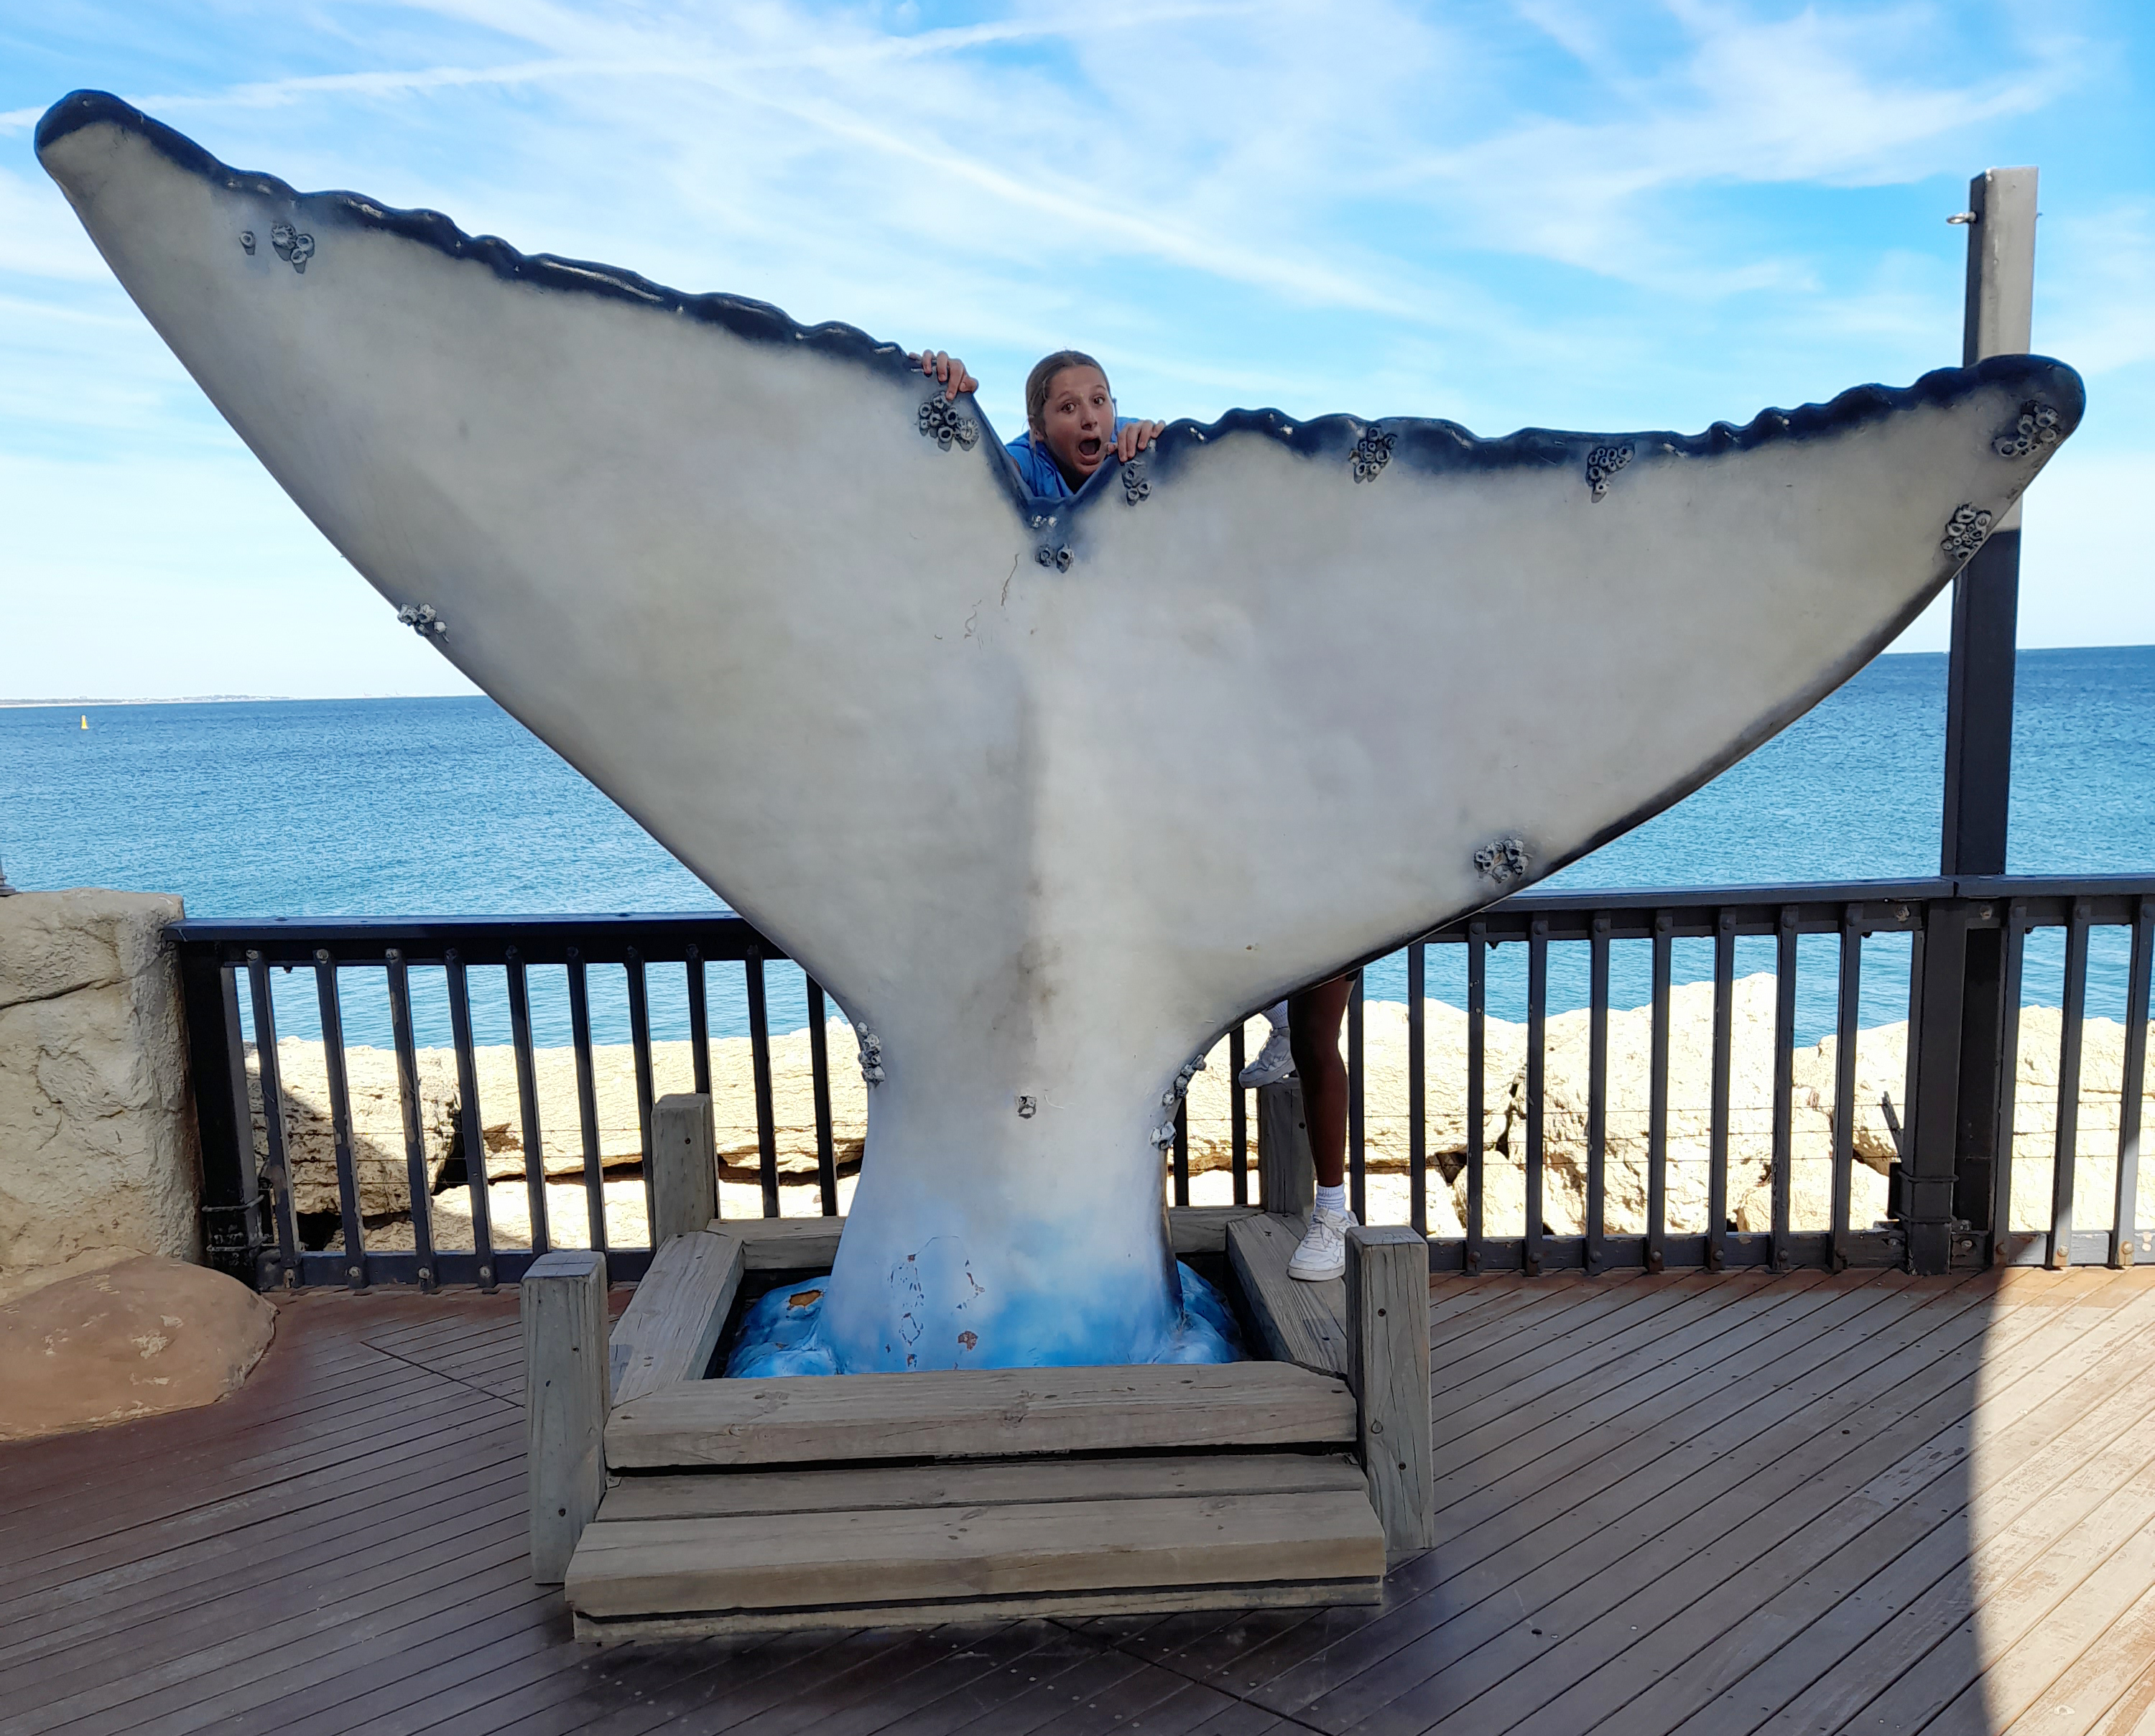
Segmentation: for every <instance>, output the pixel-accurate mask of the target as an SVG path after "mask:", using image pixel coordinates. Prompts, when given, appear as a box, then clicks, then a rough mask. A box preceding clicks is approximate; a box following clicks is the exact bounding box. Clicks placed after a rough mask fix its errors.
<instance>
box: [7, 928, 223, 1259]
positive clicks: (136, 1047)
mask: <svg viewBox="0 0 2155 1736" xmlns="http://www.w3.org/2000/svg"><path fill="white" fill-rule="evenodd" d="M181 914H182V906H181V903H180V900H179V899H177V898H169V897H165V896H161V895H159V894H142V893H125V892H105V891H100V890H95V889H89V888H79V889H76V890H72V891H67V892H28V893H22V894H18V895H17V896H15V897H13V898H9V899H0V1298H8V1297H13V1296H18V1295H21V1294H23V1293H24V1292H26V1291H28V1290H30V1289H33V1288H36V1287H37V1286H38V1285H39V1284H42V1283H49V1282H52V1281H53V1280H54V1279H56V1278H60V1277H62V1276H64V1275H66V1274H70V1273H82V1272H87V1271H93V1270H95V1269H96V1268H98V1267H102V1266H108V1265H110V1264H112V1263H114V1262H116V1261H120V1260H125V1259H128V1258H130V1257H134V1256H136V1255H139V1254H162V1255H166V1256H168V1257H172V1258H175V1259H182V1260H186V1259H192V1258H193V1257H195V1255H196V1253H197V1250H198V1249H199V1247H200V1240H199V1238H200V1224H199V1218H198V1214H197V1206H198V1204H199V1199H200V1194H199V1181H198V1176H199V1170H200V1166H199V1162H198V1160H197V1155H196V1145H197V1140H196V1134H195V1124H194V1114H193V1109H192V1102H191V1099H190V1097H189V1094H188V1089H187V1039H186V1033H185V1031H184V1028H183V1027H182V1020H181V1015H180V1004H179V982H178V972H177V969H176V967H175V965H174V961H173V960H172V958H171V954H170V952H169V950H167V948H166V945H165V942H164V938H163V936H164V929H165V927H166V924H168V923H171V922H173V921H175V920H177V919H178V918H179V917H180V916H181Z"/></svg>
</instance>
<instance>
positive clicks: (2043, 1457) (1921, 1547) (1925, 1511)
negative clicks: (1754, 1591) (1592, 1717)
mask: <svg viewBox="0 0 2155 1736" xmlns="http://www.w3.org/2000/svg"><path fill="white" fill-rule="evenodd" d="M2145 1355H2146V1350H2145V1349H2140V1350H2139V1351H2138V1352H2137V1354H2135V1355H2134V1356H2133V1357H2132V1360H2133V1361H2135V1362H2137V1361H2140V1360H2143V1359H2144V1357H2145ZM2083 1385H2091V1386H2092V1387H2093V1388H2095V1389H2096V1390H2105V1389H2111V1390H2107V1392H2106V1396H2105V1397H2104V1398H2103V1399H2102V1400H2101V1401H2100V1402H2099V1403H2097V1404H2096V1406H2094V1407H2093V1408H2092V1409H2089V1410H2083V1411H2069V1410H2061V1409H2060V1408H2058V1407H2056V1406H2050V1405H2048V1404H2045V1403H2044V1402H2042V1396H2043V1395H2042V1390H2041V1389H2040V1388H2039V1389H2035V1390H2031V1391H2030V1392H2028V1393H2025V1394H2024V1395H2022V1396H2021V1399H2020V1401H2019V1403H2020V1405H2021V1406H2023V1407H2024V1414H2023V1415H2021V1416H2017V1417H2015V1418H2014V1419H2013V1420H2012V1421H2010V1422H2009V1423H2008V1424H2005V1425H2004V1426H2002V1427H2001V1426H1995V1425H1994V1426H1992V1427H1991V1428H1990V1429H1989V1430H1987V1431H1986V1430H1985V1429H1984V1426H1983V1420H1982V1419H1983V1413H1982V1412H1981V1411H1977V1412H1976V1413H1975V1415H1974V1416H1973V1418H1972V1421H1971V1424H1970V1427H1969V1431H1968V1432H1970V1433H1972V1434H1973V1437H1974V1441H1975V1444H1976V1447H1977V1451H1976V1452H1975V1453H1974V1455H1973V1457H1972V1459H1971V1460H1970V1461H1968V1472H1969V1473H1970V1474H1968V1476H1967V1478H1966V1480H1965V1481H1963V1473H1962V1472H1950V1473H1949V1474H1948V1475H1947V1476H1945V1477H1940V1478H1939V1479H1938V1480H1937V1483H1935V1484H1933V1485H1932V1486H1931V1487H1930V1488H1926V1489H1924V1490H1922V1491H1919V1492H1917V1493H1916V1494H1915V1495H1914V1496H1912V1498H1909V1499H1908V1500H1906V1501H1904V1502H1902V1503H1900V1504H1899V1506H1898V1507H1897V1509H1896V1510H1893V1511H1890V1512H1887V1513H1884V1514H1882V1515H1881V1518H1880V1520H1879V1522H1878V1523H1876V1524H1874V1525H1872V1526H1871V1527H1870V1528H1869V1529H1866V1531H1864V1532H1863V1533H1862V1534H1860V1535H1859V1536H1857V1537H1856V1538H1855V1539H1852V1540H1851V1541H1850V1542H1849V1543H1848V1544H1845V1545H1844V1546H1843V1547H1842V1549H1840V1551H1838V1552H1837V1553H1836V1554H1835V1555H1834V1556H1832V1557H1830V1558H1829V1559H1827V1560H1825V1562H1823V1563H1820V1564H1818V1565H1817V1566H1815V1567H1813V1568H1810V1569H1809V1570H1807V1571H1805V1572H1804V1573H1802V1574H1801V1575H1800V1576H1799V1577H1796V1578H1793V1579H1791V1580H1789V1583H1788V1584H1787V1585H1785V1587H1784V1589H1782V1590H1779V1591H1778V1592H1777V1593H1776V1594H1775V1595H1774V1596H1773V1597H1772V1598H1770V1599H1769V1600H1767V1601H1766V1602H1765V1603H1763V1604H1762V1605H1759V1607H1758V1609H1756V1610H1755V1611H1753V1612H1752V1613H1751V1614H1749V1615H1748V1616H1745V1617H1744V1619H1743V1621H1739V1622H1738V1623H1736V1624H1735V1625H1734V1626H1732V1627H1730V1628H1729V1629H1728V1631H1725V1632H1723V1633H1722V1634H1721V1635H1719V1636H1716V1637H1715V1638H1714V1639H1713V1640H1712V1641H1711V1643H1709V1644H1707V1645H1706V1646H1702V1647H1701V1648H1700V1649H1699V1650H1698V1651H1697V1652H1695V1653H1694V1654H1693V1655H1692V1657H1690V1658H1688V1659H1687V1660H1685V1661H1684V1662H1682V1664H1680V1665H1678V1666H1677V1667H1675V1668H1673V1669H1671V1670H1668V1671H1666V1672H1664V1673H1663V1674H1662V1675H1661V1677H1659V1678H1658V1679H1657V1680H1656V1682H1654V1684H1653V1686H1652V1687H1651V1688H1650V1689H1649V1690H1648V1691H1647V1692H1646V1693H1644V1694H1642V1695H1641V1696H1640V1697H1639V1698H1637V1699H1636V1700H1634V1701H1633V1702H1632V1703H1630V1704H1629V1705H1627V1706H1625V1708H1623V1710H1622V1711H1621V1712H1620V1713H1617V1714H1616V1715H1615V1716H1614V1717H1613V1718H1611V1719H1610V1723H1609V1726H1608V1728H1609V1729H1610V1732H1611V1733H1619V1732H1629V1733H1633V1736H1635V1733H1638V1732H1641V1731H1646V1730H1652V1731H1656V1732H1661V1731H1666V1730H1669V1729H1671V1728H1682V1729H1684V1730H1686V1731H1687V1732H1691V1733H1693V1736H1707V1733H1711V1732H1714V1731H1717V1730H1719V1729H1721V1728H1724V1727H1726V1725H1727V1724H1728V1723H1729V1721H1730V1720H1731V1719H1732V1718H1735V1719H1738V1720H1741V1719H1743V1718H1747V1717H1748V1716H1749V1715H1751V1714H1752V1713H1754V1712H1756V1711H1757V1710H1758V1709H1759V1708H1767V1709H1774V1708H1784V1707H1788V1706H1789V1705H1790V1703H1792V1702H1794V1703H1797V1704H1798V1705H1799V1706H1800V1707H1801V1708H1803V1709H1802V1710H1801V1711H1799V1712H1798V1713H1795V1714H1794V1716H1793V1717H1792V1718H1790V1720H1789V1722H1790V1723H1792V1724H1793V1723H1804V1722H1808V1721H1809V1719H1810V1718H1813V1717H1814V1716H1815V1715H1816V1714H1817V1713H1820V1712H1825V1713H1828V1714H1829V1715H1830V1718H1832V1719H1833V1720H1834V1721H1835V1722H1838V1721H1839V1720H1840V1718H1843V1717H1845V1716H1846V1715H1847V1714H1848V1713H1850V1712H1852V1711H1853V1710H1854V1709H1855V1708H1856V1705H1860V1704H1861V1702H1862V1701H1863V1700H1864V1699H1866V1698H1869V1694H1870V1692H1871V1691H1874V1690H1875V1689H1876V1688H1877V1687H1880V1686H1882V1685H1883V1684H1885V1683H1886V1682H1891V1681H1893V1680H1894V1679H1895V1678H1896V1677H1897V1676H1898V1675H1900V1674H1902V1672H1905V1671H1906V1670H1907V1668H1908V1667H1910V1666H1912V1664H1913V1663H1915V1662H1917V1660H1918V1659H1921V1658H1922V1657H1925V1655H1926V1654H1927V1652H1929V1651H1930V1649H1931V1648H1932V1646H1934V1645H1936V1644H1937V1642H1938V1641H1940V1640H1941V1639H1943V1638H1945V1637H1947V1636H1948V1635H1950V1633H1951V1631H1952V1630H1953V1626H1954V1624H1955V1622H1956V1621H1958V1619H1960V1618H1961V1617H1962V1616H1964V1615H1965V1613H1966V1609H1967V1601H1968V1596H1969V1595H1970V1592H1971V1590H1972V1587H1973V1585H1974V1583H1975V1579H1976V1577H1978V1576H1983V1577H1989V1576H1993V1575H2001V1574H2002V1575H2014V1574H2016V1573H2017V1572H2019V1570H2021V1568H2023V1567H2024V1566H2025V1565H2026V1561H2025V1559H2023V1558H2024V1556H2027V1555H2030V1554H2034V1553H2037V1552H2038V1550H2039V1549H2040V1545H2039V1544H2038V1545H2037V1546H2035V1548H2030V1547H2027V1546H2025V1544H2023V1545H2022V1547H2020V1548H2019V1551H2018V1553H2015V1549H2014V1545H2015V1542H2016V1538H2015V1534H2017V1533H2020V1532H2022V1531H2024V1529H2027V1528H2029V1527H2030V1526H2032V1527H2033V1534H2035V1536H2037V1537H2040V1538H2049V1537H2051V1536H2055V1534H2056V1533H2058V1532H2059V1531H2061V1530H2063V1529H2065V1528H2066V1527H2067V1526H2068V1525H2070V1524H2071V1523H2072V1522H2073V1520H2074V1519H2075V1518H2076V1517H2078V1516H2079V1515H2080V1514H2081V1513H2083V1512H2085V1510H2086V1508H2087V1507H2088V1506H2089V1505H2090V1504H2091V1503H2092V1502H2093V1501H2094V1500H2095V1499H2096V1498H2099V1496H2100V1494H2101V1486H2100V1485H2096V1486H2091V1485H2090V1483H2089V1482H2088V1479H2087V1477H2086V1465H2085V1463H2084V1462H2085V1461H2086V1460H2088V1458H2089V1456H2090V1454H2091V1452H2094V1453H2095V1454H2096V1457H2101V1451H2102V1449H2103V1443H2104V1442H2106V1441H2107V1442H2110V1443H2111V1448H2112V1449H2113V1450H2114V1448H2115V1446H2116V1444H2117V1437H2118V1436H2120V1435H2121V1434H2123V1435H2124V1436H2126V1437H2127V1439H2130V1438H2131V1437H2132V1436H2134V1435H2135V1434H2137V1432H2139V1431H2141V1430H2142V1429H2143V1428H2144V1426H2145V1419H2146V1418H2147V1416H2148V1415H2149V1414H2150V1412H2151V1401H2150V1399H2149V1396H2148V1395H2147V1393H2146V1392H2144V1391H2140V1390H2136V1389H2135V1388H2134V1387H2132V1385H2129V1384H2128V1385H2125V1386H2124V1387H2123V1388H2122V1390H2120V1389H2117V1388H2116V1387H2115V1385H2114V1383H2113V1382H2111V1381H2110V1380H2103V1379H2100V1378H2099V1379H2097V1380H2095V1381H2093V1382H2083V1381H2072V1382H2070V1383H2069V1384H2068V1385H2066V1386H2065V1388H2064V1390H2067V1391H2078V1390H2081V1388H2082V1386H2083ZM2045 1436H2049V1437H2050V1438H2049V1439H2048V1440H2047V1441H2046V1440H2045V1438H2044V1437H2045ZM1986 1465H1988V1466H1989V1467H1990V1472H1991V1475H1992V1476H1993V1477H1995V1473H1996V1472H1999V1471H2003V1472H2004V1475H2003V1477H1996V1478H1995V1480H1994V1481H1989V1480H1987V1479H1986V1477H1985V1472H1984V1467H1985V1466H1986ZM2061 1479H2062V1480H2061ZM1971 1501H1973V1502H1974V1503H1976V1505H1977V1506H1978V1508H1979V1509H1981V1510H1984V1511H1989V1512H1993V1513H1998V1514H1999V1515H2000V1517H2001V1518H2009V1519H2010V1523H2009V1524H2001V1525H2000V1526H1999V1532H2000V1533H2001V1534H2000V1535H1999V1536H1996V1537H1994V1538H1991V1539H1988V1540H1987V1541H1985V1542H1984V1544H1982V1545H1981V1547H1980V1548H1979V1549H1978V1552H1977V1558H1976V1559H1975V1561H1974V1562H1973V1563H1971V1562H1970V1561H1969V1559H1968V1548H1969V1544H1970V1541H1971V1539H1970V1536H1969V1528H1968V1506H1969V1503H1970V1502H1971ZM1775 1567H1776V1562H1775V1559H1774V1556H1773V1555H1772V1554H1769V1555H1767V1556H1765V1557H1763V1558H1762V1559H1761V1560H1760V1561H1759V1562H1758V1564H1756V1565H1755V1567H1754V1568H1753V1571H1754V1572H1763V1573H1767V1574H1772V1573H1774V1571H1775ZM1822 1681H1826V1682H1830V1683H1831V1684H1832V1685H1831V1687H1830V1690H1829V1692H1827V1693H1826V1694H1825V1695H1823V1696H1820V1695H1819V1694H1818V1693H1817V1692H1816V1688H1817V1685H1818V1684H1819V1683H1820V1682H1822ZM1859 1683H1862V1684H1867V1687H1861V1688H1859V1687H1857V1684H1859ZM1717 1687H1718V1688H1720V1689H1721V1692H1720V1693H1719V1694H1718V1695H1716V1694H1715V1692H1714V1691H1715V1689H1716V1688H1717ZM1851 1690H1855V1692H1853V1693H1851ZM1807 1691H1808V1692H1807Z"/></svg>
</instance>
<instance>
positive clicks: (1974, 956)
mask: <svg viewBox="0 0 2155 1736" xmlns="http://www.w3.org/2000/svg"><path fill="white" fill-rule="evenodd" d="M2035 187H2036V173H2035V170H2034V169H2032V168H2019V169H1989V170H1986V171H1985V172H1984V173H1983V174H1980V175H1978V176H1977V177H1975V178H1974V180H1973V181H1972V182H1969V183H1968V212H1967V213H1966V222H1967V224H1968V292H1967V304H1966V310H1965V312H1964V315H1963V320H1962V326H1961V363H1962V366H1974V364H1975V363H1977V362H1978V361H1982V360H1983V359H1984V357H1985V356H2011V355H2019V354H2022V353H2024V352H2025V351H2027V350H2028V348H2029V346H2030V342H2031V341H2032V334H2033V318H2034V303H2035ZM2019 595H2020V508H2019V504H2017V503H2016V504H2014V507H2013V508H2012V510H2010V511H2009V512H2008V513H2006V515H2004V518H2003V519H2001V520H1999V525H1998V527H1997V529H1996V530H1994V531H1993V532H1992V533H1991V535H1990V539H1989V541H1987V542H1986V543H1984V545H1983V546H1982V548H1981V549H1979V550H1978V551H1977V552H1976V555H1975V557H1974V558H1973V560H1972V561H1969V562H1968V565H1967V566H1965V567H1963V569H1962V570H1961V572H1960V576H1958V578H1956V579H1955V580H1954V581H1953V641H1952V645H1953V652H1952V657H1951V659H1950V661H1949V663H1948V670H1947V676H1946V763H1945V798H1944V807H1943V828H1942V835H1941V837H1940V840H1939V850H1938V872H1939V873H1941V874H1944V875H1948V876H1963V875H1967V876H1974V875H1993V874H2003V873H2004V872H2005V856H2006V818H2007V814H2008V811H2009V806H2010V797H2011V792H2012V783H2013V688H2014V660H2015V654H2016V652H2015V637H2016V617H2017V616H2018V614H2019ZM1964 934H1965V941H1966V945H1965V948H1964V952H1963V972H1962V977H1961V982H1960V987H1959V989H1958V991H1957V993H1956V995H1955V996H1954V1001H1955V1008H1954V1011H1955V1013H1956V1016H1957V1018H1958V1025H1959V1044H1960V1053H1959V1057H1958V1066H1957V1069H1956V1072H1957V1076H1958V1091H1957V1093H1956V1094H1955V1095H1953V1096H1948V1095H1947V1094H1946V1093H1944V1092H1943V1090H1942V1089H1941V1090H1940V1091H1937V1092H1936V1093H1932V1092H1929V1091H1926V1093H1924V1094H1925V1097H1926V1098H1927V1100H1928V1101H1929V1103H1930V1104H1931V1105H1932V1110H1933V1113H1934V1114H1938V1115H1943V1116H1946V1117H1948V1118H1949V1119H1950V1122H1951V1126H1952V1135H1953V1144H1954V1147H1955V1164H1954V1175H1955V1185H1954V1188H1953V1211H1954V1213H1955V1214H1956V1215H1957V1216H1959V1217H1960V1218H1962V1219H1963V1221H1966V1222H1967V1223H1968V1224H1969V1225H1970V1226H1972V1227H1973V1230H1974V1231H1975V1232H1978V1233H1981V1234H1984V1235H1987V1236H1989V1237H1996V1236H1999V1235H2002V1234H2004V1233H2005V1231H2006V1226H2005V1225H2004V1224H1999V1223H1993V1222H1992V1221H1991V1219H1992V1216H1993V1214H1992V1211H1991V1202H1992V1200H1993V1197H1994V1194H1995V1191H1996V1177H1995V1175H1994V1171H1993V1168H1992V1166H1993V1165H1994V1164H1996V1163H1999V1162H2002V1161H2004V1160H2005V1159H2004V1148H2005V1145H2006V1144H2007V1143H2008V1142H2009V1138H2010V1134H2009V1132H2008V1131H2004V1130H2001V1129H2000V1127H1999V1119H1998V1114H1997V1109H1998V1104H1999V1084H2000V1070H2001V1068H2009V1067H2011V1066H2012V1064H2013V1063H2012V1060H2011V1058H2010V1057H2007V1056H2006V1055H2005V1054H2004V1025H2005V1018H2004V1012H2005V1009H2004V1004H2003V1001H2002V999H2001V995H2002V991H2003V986H2004V977H2005V974H2006V973H2005V943H2006V935H2005V931H2004V924H2003V923H2002V922H2001V923H1999V924H1997V925H1996V926H1995V927H1989V926H1978V927H1974V928H1972V929H1965V930H1964ZM1941 980H1942V979H1940V978H1938V977H1937V976H1932V978H1931V981H1932V982H1934V983H1935V982H1938V981H1941ZM1932 1132H1933V1133H1934V1134H1937V1135H1938V1136H1939V1137H1941V1138H1943V1135H1944V1134H1945V1132H1946V1129H1945V1128H1943V1127H1942V1126H1940V1125H1939V1124H1937V1122H1936V1121H1933V1123H1932ZM1924 1137H1925V1136H1924V1135H1923V1134H1921V1133H1920V1132H1919V1133H1918V1135H1917V1138H1918V1141H1919V1143H1920V1142H1921V1141H1922V1139H1924ZM1912 1247H1913V1243H1911V1249H1912ZM1918 1269H1921V1268H1918Z"/></svg>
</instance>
